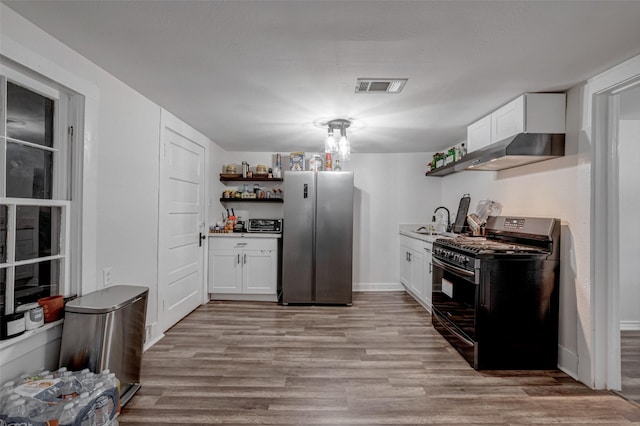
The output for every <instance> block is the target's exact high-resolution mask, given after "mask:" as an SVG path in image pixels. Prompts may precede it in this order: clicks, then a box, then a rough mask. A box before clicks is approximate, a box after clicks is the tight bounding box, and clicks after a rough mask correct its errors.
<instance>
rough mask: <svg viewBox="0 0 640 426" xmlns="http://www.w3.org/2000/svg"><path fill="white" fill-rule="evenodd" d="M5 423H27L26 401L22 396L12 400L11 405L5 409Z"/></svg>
mask: <svg viewBox="0 0 640 426" xmlns="http://www.w3.org/2000/svg"><path fill="white" fill-rule="evenodd" d="M6 423H7V424H12V423H16V424H29V412H28V408H27V401H26V400H25V399H24V398H19V399H16V400H14V401H12V404H11V406H10V407H9V409H8V410H7V419H6Z"/></svg>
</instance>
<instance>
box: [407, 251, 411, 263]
mask: <svg viewBox="0 0 640 426" xmlns="http://www.w3.org/2000/svg"><path fill="white" fill-rule="evenodd" d="M407 254H408V255H409V262H411V253H407Z"/></svg>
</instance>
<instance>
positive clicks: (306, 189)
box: [303, 183, 309, 198]
mask: <svg viewBox="0 0 640 426" xmlns="http://www.w3.org/2000/svg"><path fill="white" fill-rule="evenodd" d="M303 193H304V196H303V198H309V185H308V184H306V183H305V184H304V191H303Z"/></svg>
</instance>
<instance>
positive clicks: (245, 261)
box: [242, 253, 247, 265]
mask: <svg viewBox="0 0 640 426" xmlns="http://www.w3.org/2000/svg"><path fill="white" fill-rule="evenodd" d="M242 263H243V264H245V265H246V264H247V253H245V254H244V255H243V260H242Z"/></svg>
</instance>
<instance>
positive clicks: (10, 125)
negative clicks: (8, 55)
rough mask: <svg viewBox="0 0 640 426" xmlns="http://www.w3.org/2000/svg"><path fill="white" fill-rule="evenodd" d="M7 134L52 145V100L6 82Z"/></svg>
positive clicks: (40, 143) (27, 140)
mask: <svg viewBox="0 0 640 426" xmlns="http://www.w3.org/2000/svg"><path fill="white" fill-rule="evenodd" d="M7 136H8V137H10V138H14V139H20V140H22V141H26V142H31V143H36V144H38V145H44V146H48V147H53V100H52V99H49V98H46V97H44V96H42V95H39V94H37V93H35V92H32V91H31V90H28V89H25V88H24V87H21V86H18V85H17V84H14V83H11V82H7Z"/></svg>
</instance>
